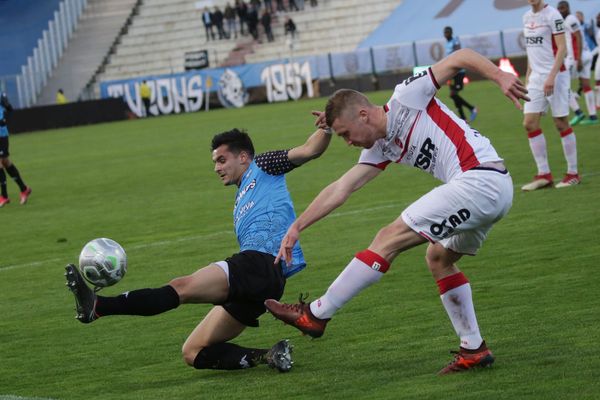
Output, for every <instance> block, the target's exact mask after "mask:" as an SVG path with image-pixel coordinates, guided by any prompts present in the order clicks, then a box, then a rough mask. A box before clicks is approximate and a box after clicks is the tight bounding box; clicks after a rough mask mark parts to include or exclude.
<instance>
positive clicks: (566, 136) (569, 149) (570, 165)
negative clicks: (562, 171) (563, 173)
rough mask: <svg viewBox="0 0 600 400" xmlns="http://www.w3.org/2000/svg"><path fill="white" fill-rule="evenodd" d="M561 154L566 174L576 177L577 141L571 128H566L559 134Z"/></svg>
mask: <svg viewBox="0 0 600 400" xmlns="http://www.w3.org/2000/svg"><path fill="white" fill-rule="evenodd" d="M560 141H561V142H562V147H563V153H564V154H565V159H566V160H567V173H569V174H572V175H577V139H576V138H575V133H574V132H573V128H568V129H566V130H564V131H562V132H561V133H560Z"/></svg>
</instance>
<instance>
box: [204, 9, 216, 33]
mask: <svg viewBox="0 0 600 400" xmlns="http://www.w3.org/2000/svg"><path fill="white" fill-rule="evenodd" d="M202 23H203V24H204V30H205V32H206V41H207V42H208V41H209V40H210V39H212V40H215V32H214V31H213V28H212V27H213V21H212V15H211V14H210V11H209V10H208V7H204V11H203V12H202Z"/></svg>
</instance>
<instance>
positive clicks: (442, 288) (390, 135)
mask: <svg viewBox="0 0 600 400" xmlns="http://www.w3.org/2000/svg"><path fill="white" fill-rule="evenodd" d="M463 68H467V69H469V70H472V71H475V72H477V73H479V74H481V75H482V76H484V77H485V78H487V79H491V80H493V81H494V82H496V83H497V84H498V86H500V88H501V89H502V91H503V93H504V94H505V95H506V96H508V97H509V98H510V99H511V100H512V101H513V102H514V103H515V105H516V106H517V107H518V108H521V105H520V104H519V99H525V100H528V98H527V96H526V90H525V86H524V85H523V84H522V83H521V82H520V81H519V80H518V79H517V78H516V77H515V76H514V75H513V74H510V73H507V72H503V71H501V70H500V69H499V68H498V67H497V66H496V65H494V64H493V63H492V62H491V61H489V60H488V59H487V58H485V57H483V56H482V55H480V54H478V53H476V52H474V51H472V50H470V49H461V50H457V51H456V52H454V53H452V54H450V55H449V56H448V57H446V58H444V59H443V60H441V61H440V62H438V63H436V64H435V65H433V66H432V67H430V68H429V69H428V70H426V71H423V72H421V73H419V74H417V75H415V76H413V77H410V78H408V79H406V80H405V81H404V82H403V83H401V84H399V85H397V86H396V89H395V90H394V94H393V95H392V97H391V99H390V100H389V101H388V102H387V104H386V105H385V106H383V107H381V106H376V105H373V104H372V103H371V102H370V101H369V100H368V99H367V98H366V97H365V96H364V95H363V94H361V93H359V92H356V91H354V90H349V89H342V90H338V91H337V92H335V93H334V94H333V95H332V97H330V99H329V101H328V102H327V106H326V108H325V116H324V117H325V119H326V123H327V125H328V126H330V127H331V128H333V129H334V130H335V132H336V134H337V135H338V136H341V137H342V138H343V139H344V140H345V141H346V142H347V143H348V144H350V145H353V146H358V147H362V148H363V150H362V153H361V155H360V158H359V160H358V164H357V165H355V166H353V167H352V168H351V169H350V170H348V171H347V172H346V173H345V174H344V175H343V176H342V177H340V178H339V179H338V180H336V181H335V182H333V183H331V184H330V185H329V186H327V187H326V188H325V189H323V190H322V191H321V193H319V195H317V197H316V198H315V199H314V200H313V201H312V203H311V204H310V205H309V206H308V208H307V209H306V210H305V211H304V212H303V213H302V214H301V215H300V216H299V217H298V218H297V219H296V221H295V222H294V223H293V224H292V225H291V226H290V228H289V229H288V232H287V234H286V236H285V237H284V239H283V242H282V243H281V247H280V250H279V254H278V259H279V258H280V257H281V258H282V259H284V260H289V259H290V258H291V257H292V251H293V248H294V246H295V245H296V242H297V241H298V238H299V236H300V232H301V231H303V230H304V229H306V228H307V227H309V226H310V225H312V224H313V223H315V222H317V221H318V220H320V219H321V218H323V217H325V216H326V215H328V214H329V213H331V212H332V211H333V210H334V209H336V208H337V207H339V206H341V205H342V204H343V203H344V202H345V201H346V200H347V199H348V198H349V197H350V195H351V194H352V193H353V192H355V191H357V190H358V189H360V188H361V187H363V186H365V185H366V184H367V183H368V182H369V181H371V180H372V179H374V178H375V177H376V176H378V175H379V174H380V173H381V172H382V171H383V170H384V169H385V168H386V167H387V166H388V165H390V164H392V165H393V164H398V163H399V164H405V165H409V166H414V167H416V168H418V169H421V170H423V171H425V172H428V173H430V174H432V175H433V176H434V177H435V178H437V179H439V180H441V181H442V182H443V184H442V185H441V186H438V187H436V188H434V189H433V190H431V191H430V192H429V193H427V194H425V195H424V196H422V197H421V198H420V199H418V200H417V201H415V202H414V203H412V204H411V205H410V206H408V208H406V209H405V210H404V211H403V212H402V214H401V215H400V217H398V218H396V219H395V220H394V221H393V222H391V223H390V224H389V225H388V226H386V227H384V228H382V229H381V230H380V231H379V232H378V233H377V235H376V236H375V238H374V239H373V241H372V242H371V244H370V245H369V247H368V248H367V249H365V250H363V251H360V252H358V253H357V254H356V256H355V258H353V259H352V260H351V261H350V263H349V264H348V265H347V266H346V268H345V269H344V270H343V272H342V273H341V274H340V275H338V277H337V279H336V280H335V281H334V282H333V283H332V284H331V286H329V288H328V290H327V292H326V293H325V294H324V295H323V296H321V297H320V298H318V299H317V300H315V301H313V302H311V303H310V304H306V303H304V302H303V301H302V300H301V301H300V303H299V304H282V303H279V302H278V301H276V300H267V302H266V303H265V305H266V306H267V309H268V310H269V311H270V312H271V313H272V314H273V315H274V316H275V317H277V318H279V319H281V320H282V321H283V322H285V323H288V324H291V325H293V326H294V327H296V328H298V329H299V330H301V331H302V332H304V333H306V334H308V335H310V336H312V337H320V336H321V335H322V334H323V332H324V330H325V326H326V324H327V322H328V321H329V320H330V318H331V317H332V316H333V314H334V313H335V312H336V311H337V310H338V309H340V308H341V307H342V306H343V305H344V304H346V303H347V302H348V301H350V299H352V298H353V297H354V296H356V295H358V293H359V292H360V291H361V290H363V289H364V288H366V287H368V286H370V285H372V284H374V283H376V282H377V281H379V280H380V279H381V278H382V277H383V274H384V273H385V272H386V271H387V270H388V268H389V267H390V264H391V263H392V262H393V260H394V259H395V258H396V257H397V256H398V255H399V254H400V253H402V252H404V251H405V250H408V249H410V248H412V247H415V246H418V245H420V244H424V243H427V242H429V244H428V247H427V251H426V262H427V265H428V267H429V270H430V272H431V274H432V275H433V278H434V279H435V281H436V282H437V285H438V288H439V293H440V297H441V300H442V304H443V306H444V308H445V310H446V312H447V314H448V317H449V318H450V321H451V322H452V325H453V327H454V329H455V331H456V334H457V335H458V336H459V338H460V350H459V351H458V352H457V354H456V357H455V358H454V359H453V360H452V362H450V364H448V365H447V366H446V367H445V368H443V369H442V370H441V371H440V372H439V373H440V374H449V373H454V372H459V371H463V370H466V369H471V368H475V367H485V366H489V365H491V364H492V363H493V362H494V356H493V355H492V353H491V351H490V350H489V349H488V348H487V346H486V343H485V342H484V340H483V338H482V336H481V333H480V331H479V327H478V325H477V318H476V316H475V308H474V306H473V299H472V295H471V286H470V284H469V281H468V280H467V277H466V276H465V275H464V274H463V273H462V272H461V271H460V270H459V269H458V267H457V266H456V262H457V261H458V260H460V258H461V257H462V256H463V255H464V254H467V255H475V254H476V253H477V251H478V249H479V248H480V247H481V245H482V244H483V241H484V239H485V238H486V236H487V234H488V232H489V231H490V229H491V228H492V226H493V225H494V224H495V223H496V222H498V221H499V220H500V219H501V218H502V217H503V216H504V215H506V213H508V211H509V209H510V207H511V205H512V198H513V183H512V179H511V177H510V174H509V173H508V171H507V169H506V167H505V166H504V161H503V159H502V158H501V157H500V156H499V155H498V153H497V152H496V150H495V149H494V147H493V146H492V144H491V143H490V141H489V140H488V139H487V138H486V137H484V136H483V135H481V134H480V133H479V132H478V131H476V130H474V129H473V128H471V127H470V126H469V125H468V124H467V123H466V122H465V121H464V120H462V119H460V118H458V117H457V116H456V114H454V113H453V112H452V111H450V109H448V107H446V106H445V105H444V104H443V103H442V102H441V101H439V100H438V99H437V98H436V97H435V94H436V92H437V90H439V88H440V86H439V82H444V81H446V80H447V79H449V78H451V77H453V76H454V75H456V73H458V71H460V70H461V69H463ZM321 119H322V116H321V118H319V119H318V120H317V124H319V123H320V121H321ZM403 186H404V187H407V185H406V184H404V185H403ZM399 187H400V186H399Z"/></svg>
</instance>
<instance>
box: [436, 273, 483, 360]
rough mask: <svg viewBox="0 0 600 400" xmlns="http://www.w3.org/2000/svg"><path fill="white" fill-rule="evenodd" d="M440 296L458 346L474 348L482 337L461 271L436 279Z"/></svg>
mask: <svg viewBox="0 0 600 400" xmlns="http://www.w3.org/2000/svg"><path fill="white" fill-rule="evenodd" d="M437 285H438V288H439V290H440V298H441V300H442V304H443V305H444V308H445V309H446V313H447V314H448V317H450V321H451V322H452V326H453V327H454V330H455V331H456V334H457V335H458V337H459V338H460V347H462V348H464V349H469V350H475V349H477V348H479V346H481V343H483V339H482V338H481V334H480V332H479V326H478V325H477V317H476V316H475V307H474V306H473V296H472V294H471V285H470V284H469V281H468V280H467V277H466V276H465V275H464V274H463V273H462V272H459V273H456V274H453V275H450V276H447V277H445V278H442V279H440V280H439V281H437Z"/></svg>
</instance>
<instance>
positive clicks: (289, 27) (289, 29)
mask: <svg viewBox="0 0 600 400" xmlns="http://www.w3.org/2000/svg"><path fill="white" fill-rule="evenodd" d="M283 28H284V30H285V34H286V35H287V34H288V33H289V34H290V35H291V37H292V40H293V39H295V38H296V24H295V23H294V20H293V19H291V18H290V17H285V24H284V25H283Z"/></svg>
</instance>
